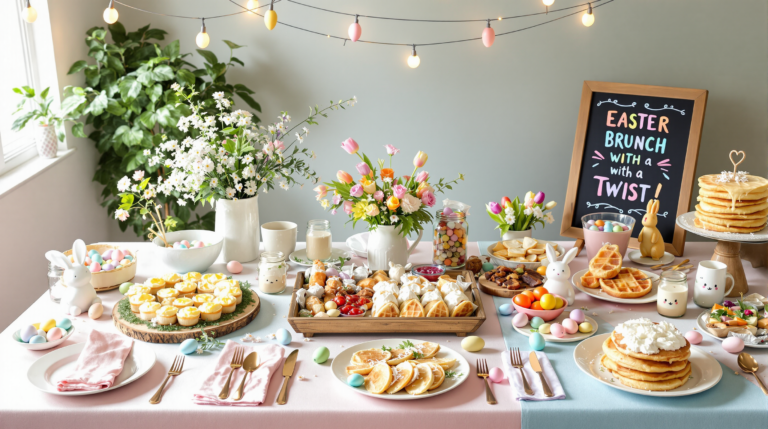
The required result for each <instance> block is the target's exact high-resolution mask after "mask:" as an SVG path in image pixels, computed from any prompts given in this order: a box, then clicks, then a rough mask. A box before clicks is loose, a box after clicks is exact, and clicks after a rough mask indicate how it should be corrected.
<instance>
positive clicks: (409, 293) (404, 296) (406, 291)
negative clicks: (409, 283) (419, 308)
mask: <svg viewBox="0 0 768 429" xmlns="http://www.w3.org/2000/svg"><path fill="white" fill-rule="evenodd" d="M412 299H416V300H418V299H419V297H418V296H417V295H416V293H415V292H414V291H413V289H410V288H406V287H404V288H402V289H401V290H400V293H399V294H398V295H397V303H398V304H402V303H404V302H406V301H409V300H412Z"/></svg>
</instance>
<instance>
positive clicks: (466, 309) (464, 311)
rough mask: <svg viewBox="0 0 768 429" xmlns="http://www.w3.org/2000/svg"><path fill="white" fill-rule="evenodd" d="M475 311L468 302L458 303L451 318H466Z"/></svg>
mask: <svg viewBox="0 0 768 429" xmlns="http://www.w3.org/2000/svg"><path fill="white" fill-rule="evenodd" d="M473 311H475V307H474V306H473V305H472V303H471V302H469V301H464V302H460V303H459V304H457V305H456V307H454V308H453V312H452V313H451V317H467V316H469V315H470V314H472V312H473Z"/></svg>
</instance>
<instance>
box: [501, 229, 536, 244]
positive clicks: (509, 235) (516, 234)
mask: <svg viewBox="0 0 768 429" xmlns="http://www.w3.org/2000/svg"><path fill="white" fill-rule="evenodd" d="M532 234H533V230H532V229H526V230H525V231H507V232H506V233H504V236H503V237H501V239H502V240H503V241H507V240H520V239H523V238H525V237H531V236H532Z"/></svg>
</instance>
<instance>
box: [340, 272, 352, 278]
mask: <svg viewBox="0 0 768 429" xmlns="http://www.w3.org/2000/svg"><path fill="white" fill-rule="evenodd" d="M339 278H340V279H342V280H349V279H351V278H352V277H351V276H350V275H349V274H347V273H345V272H341V273H339Z"/></svg>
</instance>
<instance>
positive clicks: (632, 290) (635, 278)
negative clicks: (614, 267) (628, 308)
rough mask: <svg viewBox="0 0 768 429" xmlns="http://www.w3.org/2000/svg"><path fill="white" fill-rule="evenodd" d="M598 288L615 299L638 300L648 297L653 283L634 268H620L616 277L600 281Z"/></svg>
mask: <svg viewBox="0 0 768 429" xmlns="http://www.w3.org/2000/svg"><path fill="white" fill-rule="evenodd" d="M600 287H601V288H602V289H603V291H605V293H607V294H608V295H610V296H613V297H616V298H640V297H641V296H645V295H648V293H649V292H650V291H651V289H652V288H653V283H652V282H651V279H649V278H648V277H646V275H645V274H643V272H642V271H640V270H638V269H636V268H622V269H621V271H620V272H619V275H618V276H617V277H615V278H609V279H600Z"/></svg>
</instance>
